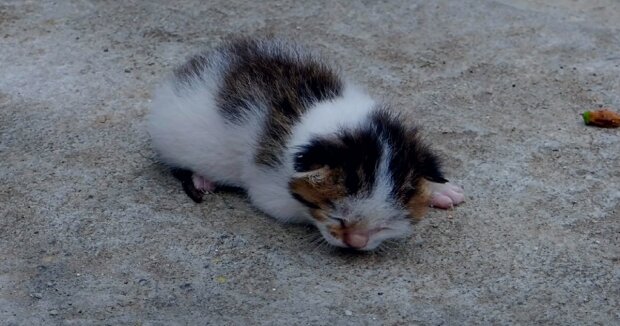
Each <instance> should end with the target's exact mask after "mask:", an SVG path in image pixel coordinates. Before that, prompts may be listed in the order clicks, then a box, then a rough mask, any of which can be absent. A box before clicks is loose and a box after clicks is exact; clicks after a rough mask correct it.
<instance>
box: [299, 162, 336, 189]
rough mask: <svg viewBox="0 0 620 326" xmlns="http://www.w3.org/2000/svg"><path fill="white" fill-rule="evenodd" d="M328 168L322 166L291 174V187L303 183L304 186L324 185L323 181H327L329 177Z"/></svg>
mask: <svg viewBox="0 0 620 326" xmlns="http://www.w3.org/2000/svg"><path fill="white" fill-rule="evenodd" d="M330 174H331V173H330V169H329V168H328V167H327V166H323V167H320V168H316V169H314V170H310V171H305V172H297V173H295V174H293V177H292V178H291V182H290V185H291V189H293V185H297V186H300V185H304V186H306V187H313V188H315V187H320V186H321V185H325V183H327V182H329V180H328V179H329V178H330Z"/></svg>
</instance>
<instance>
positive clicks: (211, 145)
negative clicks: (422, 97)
mask: <svg viewBox="0 0 620 326" xmlns="http://www.w3.org/2000/svg"><path fill="white" fill-rule="evenodd" d="M149 131H150V134H151V137H152V142H153V146H154V148H155V150H156V151H157V153H158V154H159V157H160V159H161V161H162V162H164V163H166V164H167V165H169V166H170V167H172V168H173V171H174V175H175V176H176V177H177V178H179V179H180V180H181V182H182V185H183V189H184V190H185V192H186V193H187V194H188V195H189V196H190V197H191V198H192V199H193V200H194V201H196V202H200V201H202V198H203V195H204V194H205V193H207V192H211V191H213V190H214V189H215V187H216V185H226V186H234V187H240V188H243V189H245V190H246V191H247V193H248V195H249V198H250V200H251V201H252V203H253V204H254V205H256V206H257V207H258V208H260V209H261V210H262V211H264V212H265V213H267V214H269V215H271V216H273V217H274V218H276V219H278V220H281V221H285V222H306V223H312V224H314V225H315V226H316V227H317V228H318V229H319V231H320V232H321V234H322V235H323V237H324V238H325V239H326V240H327V242H329V243H330V244H332V245H335V246H340V247H349V248H354V249H358V250H372V249H374V248H376V247H377V246H379V245H380V244H381V242H382V241H384V240H386V239H390V238H400V237H404V236H406V235H407V234H409V233H410V230H411V225H412V224H413V223H414V222H416V221H417V220H419V219H420V218H421V217H422V216H423V214H424V213H425V211H426V208H427V207H429V206H435V207H439V208H450V207H452V206H453V205H457V204H459V203H461V202H462V201H463V200H464V196H463V191H462V190H461V189H460V188H459V187H457V186H455V185H452V184H450V183H448V181H447V180H446V179H445V178H444V176H443V174H442V172H441V169H440V167H439V161H438V158H437V156H436V155H435V154H433V152H432V151H431V150H430V149H429V147H428V146H426V145H425V144H423V143H422V141H421V140H420V138H419V135H418V131H417V129H416V128H415V126H411V125H408V124H406V123H405V122H404V119H402V118H401V116H400V115H399V114H398V113H396V112H395V111H393V110H391V109H390V106H389V104H386V103H380V102H377V101H375V100H373V99H372V98H371V97H370V96H369V95H367V94H366V93H365V92H364V91H363V90H361V89H360V88H358V87H356V86H355V85H354V84H353V83H351V82H350V81H348V80H346V79H345V78H344V77H343V76H342V75H341V74H340V72H339V71H338V70H336V69H334V68H332V67H331V66H330V65H328V64H327V63H326V61H325V60H323V59H322V58H321V57H320V56H318V55H315V54H313V53H312V52H310V51H308V50H307V49H304V48H302V47H301V46H299V45H296V44H292V43H287V42H283V41H278V40H258V39H242V40H235V41H231V42H228V43H226V44H224V45H223V46H221V47H219V48H217V49H216V50H214V51H212V52H208V53H204V54H200V55H197V56H194V57H193V58H191V59H190V60H189V61H188V62H186V63H185V64H184V65H182V66H180V67H179V68H177V69H176V70H175V71H174V74H173V75H172V76H171V77H170V78H169V79H168V80H166V82H165V83H164V84H163V86H161V87H160V88H159V89H158V90H157V91H156V93H155V97H154V100H153V107H152V111H151V114H150V120H149Z"/></svg>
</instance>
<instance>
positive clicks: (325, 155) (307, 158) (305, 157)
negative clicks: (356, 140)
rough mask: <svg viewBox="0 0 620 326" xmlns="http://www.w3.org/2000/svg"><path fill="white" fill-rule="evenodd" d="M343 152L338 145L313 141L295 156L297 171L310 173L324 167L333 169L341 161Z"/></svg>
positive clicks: (318, 140) (319, 140) (323, 141)
mask: <svg viewBox="0 0 620 326" xmlns="http://www.w3.org/2000/svg"><path fill="white" fill-rule="evenodd" d="M341 156H342V151H341V150H340V149H339V146H337V145H336V144H334V143H332V142H329V141H326V140H321V139H317V140H313V141H311V142H310V143H309V144H308V145H305V146H302V147H300V149H299V151H298V152H297V153H296V154H295V157H294V160H295V161H294V162H295V171H297V172H308V171H314V170H317V169H320V168H322V167H324V166H328V167H333V166H334V165H335V164H337V162H339V161H341Z"/></svg>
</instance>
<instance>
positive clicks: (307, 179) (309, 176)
mask: <svg viewBox="0 0 620 326" xmlns="http://www.w3.org/2000/svg"><path fill="white" fill-rule="evenodd" d="M289 189H290V190H291V193H292V194H293V195H295V196H296V197H297V198H298V199H301V200H300V201H301V202H302V203H304V204H306V206H309V207H311V208H312V216H313V217H314V218H316V219H317V220H319V221H320V220H324V219H326V218H327V216H326V215H325V213H324V210H325V209H327V208H328V207H329V205H331V203H332V202H333V201H335V200H337V199H339V198H342V197H344V196H345V195H346V188H345V186H344V175H343V172H342V171H340V170H333V169H330V168H328V167H322V168H320V169H317V170H314V171H310V172H304V173H299V174H298V176H296V177H294V178H293V179H292V180H291V182H290V183H289Z"/></svg>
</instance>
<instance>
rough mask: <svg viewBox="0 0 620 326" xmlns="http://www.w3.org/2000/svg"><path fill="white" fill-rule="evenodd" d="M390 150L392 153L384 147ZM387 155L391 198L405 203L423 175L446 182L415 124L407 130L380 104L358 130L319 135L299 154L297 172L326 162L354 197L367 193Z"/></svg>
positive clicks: (414, 191) (395, 115) (434, 157)
mask: <svg viewBox="0 0 620 326" xmlns="http://www.w3.org/2000/svg"><path fill="white" fill-rule="evenodd" d="M384 145H385V147H387V148H389V149H390V150H389V151H388V152H385V151H384ZM384 155H389V157H388V158H387V159H388V162H389V167H388V170H389V173H390V177H391V179H392V184H393V185H394V188H393V189H392V196H393V197H394V198H397V199H398V200H399V201H400V202H402V203H403V204H404V203H406V202H407V201H408V200H409V199H410V198H411V196H413V195H415V194H416V193H417V189H416V188H415V187H414V185H416V184H418V182H417V181H419V180H420V178H425V179H427V180H430V181H433V182H439V183H444V182H447V180H446V179H445V178H444V177H443V175H442V173H441V169H440V165H439V160H438V158H437V157H436V156H435V155H434V154H433V153H432V152H431V151H430V149H429V148H428V147H427V146H425V145H424V144H423V143H422V141H421V140H420V139H419V136H418V132H417V130H416V129H415V128H406V127H405V126H404V125H403V123H402V122H400V121H399V118H398V115H397V114H395V113H393V112H390V111H388V109H387V108H381V109H379V110H377V111H376V112H375V113H373V114H372V115H371V117H370V119H369V122H368V123H367V124H365V125H364V126H363V127H361V128H359V129H355V130H343V131H341V132H340V133H339V134H338V135H337V136H335V137H332V138H316V139H313V140H311V141H310V143H309V144H308V145H306V146H304V147H302V148H300V150H299V152H298V153H297V155H296V156H295V170H296V171H297V172H305V171H311V170H315V169H318V168H321V167H323V166H328V167H330V168H332V169H336V170H339V171H342V173H344V182H345V187H346V189H347V192H348V193H349V194H350V195H353V194H359V193H362V192H364V193H369V192H370V191H371V190H372V189H373V187H374V185H375V183H376V177H377V170H378V169H379V164H380V162H381V161H382V159H383V156H384Z"/></svg>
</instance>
